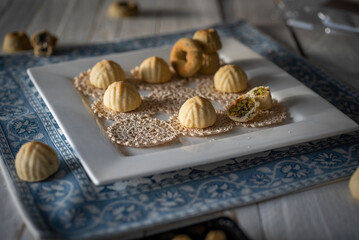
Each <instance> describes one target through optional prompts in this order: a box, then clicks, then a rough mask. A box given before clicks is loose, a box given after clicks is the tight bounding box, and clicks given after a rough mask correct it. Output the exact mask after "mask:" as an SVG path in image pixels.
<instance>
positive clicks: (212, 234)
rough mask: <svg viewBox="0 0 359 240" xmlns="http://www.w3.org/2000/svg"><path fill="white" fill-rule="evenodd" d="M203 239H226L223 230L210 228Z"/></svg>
mask: <svg viewBox="0 0 359 240" xmlns="http://www.w3.org/2000/svg"><path fill="white" fill-rule="evenodd" d="M204 240H227V235H226V233H225V232H224V231H223V230H212V231H209V232H208V233H207V234H206V238H205V239H204Z"/></svg>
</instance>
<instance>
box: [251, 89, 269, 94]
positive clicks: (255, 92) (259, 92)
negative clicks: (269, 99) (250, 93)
mask: <svg viewBox="0 0 359 240" xmlns="http://www.w3.org/2000/svg"><path fill="white" fill-rule="evenodd" d="M266 91H267V90H266V89H265V88H257V89H256V90H254V95H256V96H263V95H264V94H265V93H266Z"/></svg>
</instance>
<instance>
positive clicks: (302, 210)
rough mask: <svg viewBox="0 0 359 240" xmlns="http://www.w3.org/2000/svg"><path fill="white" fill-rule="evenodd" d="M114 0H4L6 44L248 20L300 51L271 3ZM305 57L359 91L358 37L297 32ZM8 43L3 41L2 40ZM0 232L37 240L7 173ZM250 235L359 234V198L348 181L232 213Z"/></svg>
mask: <svg viewBox="0 0 359 240" xmlns="http://www.w3.org/2000/svg"><path fill="white" fill-rule="evenodd" d="M112 1H113V0H106V1H103V0H83V1H80V0H61V1H58V0H46V1H41V0H32V1H26V0H1V1H0V39H1V40H0V41H2V39H3V38H4V36H5V35H6V34H7V33H8V32H11V31H19V30H23V31H25V32H27V33H28V34H29V35H31V34H32V33H34V32H36V31H38V30H40V29H47V30H49V31H50V32H51V33H53V34H55V35H57V36H58V37H59V43H58V44H59V45H69V44H88V43H95V42H106V41H109V42H110V41H117V40H120V39H127V38H133V37H139V36H149V35H154V34H163V33H170V32H176V31H181V30H186V29H194V28H203V27H205V26H208V25H211V24H220V23H224V22H230V21H234V20H237V19H246V20H247V21H248V22H249V23H251V24H252V25H253V26H255V27H257V28H258V29H260V30H261V31H262V32H264V33H266V34H268V35H269V36H271V37H272V38H274V39H275V40H277V41H278V42H280V43H281V44H282V45H284V46H286V47H287V48H289V49H291V50H292V51H294V52H296V53H297V54H298V55H300V54H301V53H300V51H299V49H298V45H297V44H296V42H295V38H293V34H292V32H291V31H289V29H288V28H287V27H286V25H285V24H284V21H283V20H282V18H281V14H280V11H279V10H278V8H277V7H276V5H275V4H274V3H273V1H272V0H251V1H249V0H222V1H219V0H182V1H179V0H177V1H176V0H155V1H154V0H153V1H146V0H137V3H138V4H139V5H140V9H141V14H140V15H139V16H137V17H134V18H125V19H123V20H114V19H111V18H109V17H108V15H107V7H108V6H109V4H110V3H111V2H112ZM294 33H295V36H296V37H297V40H298V43H299V44H300V46H301V47H302V50H303V52H304V54H305V56H306V58H307V59H308V60H309V61H310V62H311V63H313V64H315V65H317V66H319V67H321V68H323V69H324V70H325V71H327V72H328V73H329V74H330V75H332V76H333V77H335V78H337V79H338V80H341V81H343V82H345V83H347V84H348V85H350V86H352V87H353V88H356V89H357V90H359V77H358V76H359V68H358V63H359V44H358V43H359V37H358V36H353V35H338V36H333V35H326V34H325V33H323V32H314V31H307V30H298V29H296V30H294ZM1 44H2V42H1ZM0 196H1V197H0V209H1V211H0V222H1V224H0V236H1V238H2V239H23V240H25V239H33V236H32V235H31V233H30V232H29V230H28V229H27V227H26V225H25V224H24V223H23V221H22V219H21V217H20V216H19V213H18V211H17V210H16V208H15V206H14V204H13V201H12V199H11V197H10V195H9V193H8V190H7V186H6V184H5V181H4V179H3V176H2V175H1V174H0ZM227 214H231V215H232V216H233V217H234V218H236V219H237V220H238V223H239V225H240V226H241V227H242V228H243V230H244V231H245V232H246V233H247V235H248V236H249V237H250V238H251V239H267V240H268V239H276V240H278V239H359V227H358V226H359V201H356V200H354V199H353V198H352V197H351V196H350V194H349V190H348V181H347V180H345V181H339V182H336V183H332V184H329V185H326V186H321V187H318V188H315V189H311V190H306V191H302V192H300V193H294V194H290V195H286V196H282V197H279V198H276V199H271V200H267V201H263V202H260V203H256V204H252V205H249V206H245V207H240V208H238V209H235V210H232V211H230V212H227Z"/></svg>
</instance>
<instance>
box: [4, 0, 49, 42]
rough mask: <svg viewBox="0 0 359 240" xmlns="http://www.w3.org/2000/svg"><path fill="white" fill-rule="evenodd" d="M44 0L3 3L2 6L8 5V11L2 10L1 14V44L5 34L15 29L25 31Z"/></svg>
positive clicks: (18, 0) (17, 0)
mask: <svg viewBox="0 0 359 240" xmlns="http://www.w3.org/2000/svg"><path fill="white" fill-rule="evenodd" d="M42 4H43V1H41V0H33V1H20V0H16V1H12V2H11V3H10V4H4V3H2V4H1V5H0V7H4V8H5V7H6V11H3V10H1V11H0V12H1V13H2V14H1V15H0V38H1V46H2V42H3V39H4V37H5V35H6V34H7V33H9V32H14V31H25V30H26V28H27V26H28V25H29V24H30V22H31V20H32V19H33V16H34V14H36V13H37V12H38V11H39V9H40V8H41V5H42Z"/></svg>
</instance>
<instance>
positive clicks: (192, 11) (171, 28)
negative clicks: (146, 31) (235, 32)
mask: <svg viewBox="0 0 359 240" xmlns="http://www.w3.org/2000/svg"><path fill="white" fill-rule="evenodd" d="M160 2H163V4H162V6H163V7H162V8H161V15H160V18H161V23H160V28H159V33H168V32H176V31H182V30H186V29H191V28H192V29H195V28H197V29H198V28H203V27H206V26H208V25H212V24H218V23H221V22H222V20H221V16H220V12H219V8H218V5H217V1H215V0H196V1H192V0H184V1H181V4H178V1H175V0H171V1H165V0H162V1H160Z"/></svg>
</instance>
